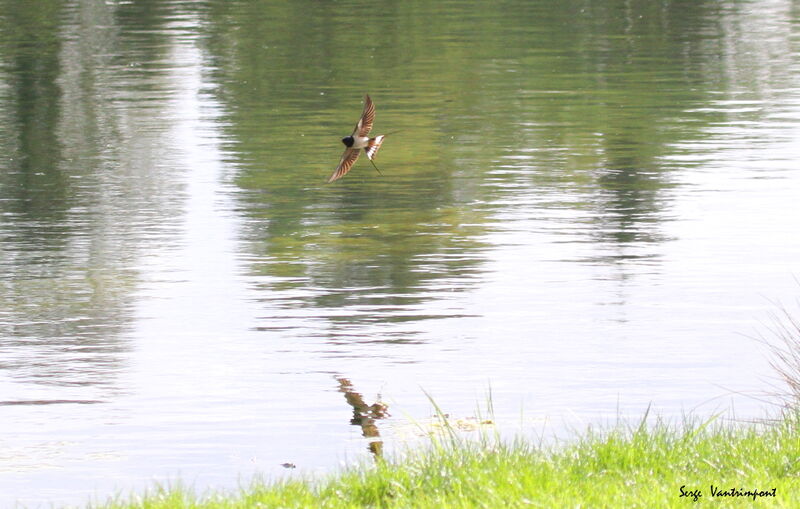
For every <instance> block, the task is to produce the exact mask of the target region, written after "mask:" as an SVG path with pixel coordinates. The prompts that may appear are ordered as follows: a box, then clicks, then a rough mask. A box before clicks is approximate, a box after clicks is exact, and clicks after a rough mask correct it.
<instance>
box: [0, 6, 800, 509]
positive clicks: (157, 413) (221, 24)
mask: <svg viewBox="0 0 800 509" xmlns="http://www.w3.org/2000/svg"><path fill="white" fill-rule="evenodd" d="M501 4H502V5H497V4H496V3H495V4H488V3H483V2H437V3H435V4H434V3H427V2H402V3H400V2H397V3H390V4H387V5H386V6H384V7H382V8H380V9H375V8H374V3H372V2H351V1H343V2H330V3H328V2H326V3H320V2H310V1H292V2H289V1H270V2H266V1H264V2H258V1H224V2H223V1H192V2H188V1H178V0H147V1H144V0H142V1H136V2H124V1H105V0H82V1H78V0H61V1H57V0H40V1H37V2H24V3H22V2H13V1H11V0H2V1H0V6H2V8H0V125H2V129H0V149H2V157H1V158H0V422H2V423H3V424H2V427H3V433H2V436H0V506H13V505H14V504H15V503H20V504H25V505H27V506H30V507H37V506H40V505H46V506H48V507H49V504H51V503H53V504H64V503H74V504H81V503H84V502H86V501H87V500H90V499H95V500H97V499H100V500H102V499H105V497H106V496H109V495H113V494H117V493H123V494H125V493H130V491H131V490H141V489H143V488H144V487H147V486H152V483H153V482H162V483H165V482H172V481H175V480H177V479H182V480H183V481H184V482H185V483H186V484H188V485H190V486H193V487H195V488H197V489H198V491H201V492H202V491H205V490H206V489H209V488H235V487H236V486H238V485H240V484H246V483H247V481H248V479H250V478H251V477H252V476H253V475H263V476H264V477H266V478H268V479H271V478H276V477H285V476H294V475H298V474H300V475H308V474H317V473H323V472H329V471H331V470H335V469H336V468H337V467H338V466H339V465H340V464H342V463H352V462H356V461H368V458H369V456H370V454H371V453H370V448H369V447H368V442H370V441H372V442H376V441H377V440H378V439H379V438H380V440H382V441H383V445H384V446H385V448H387V449H396V448H397V447H398V446H402V444H404V443H406V437H405V436H406V435H409V434H410V435H412V436H413V435H414V433H413V432H412V433H408V429H409V424H408V423H409V422H412V421H418V422H424V421H425V420H426V419H428V418H429V417H430V416H431V414H432V406H431V404H430V402H429V401H428V399H427V396H426V392H427V393H428V394H430V395H431V397H432V398H434V399H435V401H436V402H437V403H438V404H439V405H440V406H441V407H442V408H443V409H444V411H446V412H448V413H450V415H451V416H452V417H453V418H467V417H470V416H474V415H476V409H477V408H478V407H481V406H483V405H484V404H485V403H486V400H487V398H488V397H489V396H488V395H487V394H488V393H489V391H491V401H492V404H493V408H494V421H495V422H496V423H497V425H498V426H499V427H500V429H501V430H503V432H507V433H509V434H514V433H518V432H521V433H523V434H532V435H534V436H538V434H541V433H542V432H544V433H552V434H554V435H560V434H561V433H562V432H563V431H564V430H569V429H573V430H574V429H582V428H583V427H585V426H586V425H588V424H602V423H608V422H614V421H616V420H617V419H619V418H622V419H624V418H626V417H631V418H640V417H641V416H642V415H643V414H644V413H645V411H646V409H647V408H648V406H649V405H651V404H652V407H653V409H654V410H653V411H655V412H657V413H658V414H660V415H662V416H664V417H665V418H668V419H676V420H680V419H681V418H682V416H684V415H685V414H687V413H692V415H698V416H708V415H710V414H712V413H715V412H719V411H723V412H725V415H730V416H735V417H736V418H742V419H749V418H759V417H763V416H764V415H765V413H766V412H768V411H769V409H770V404H769V403H768V402H765V400H764V399H763V398H762V397H761V396H762V395H763V392H765V391H770V390H773V389H774V387H773V384H774V383H775V380H774V375H773V372H772V370H771V368H770V367H769V363H768V359H767V356H766V353H765V349H764V348H763V346H762V345H760V344H759V343H758V342H757V341H756V340H754V339H753V338H754V337H755V336H758V335H760V334H764V333H765V331H767V329H768V326H769V323H770V316H771V314H772V313H775V312H776V311H777V310H778V307H779V305H781V304H783V305H786V306H787V307H788V308H789V309H794V306H795V304H796V298H797V295H798V289H799V288H800V287H799V286H798V283H797V280H796V278H797V277H798V275H800V235H798V233H797V232H800V214H798V197H800V165H798V159H800V121H798V119H800V81H799V78H800V52H799V51H798V50H800V38H799V37H798V28H799V27H800V11H798V9H797V4H796V2H792V1H790V0H774V1H767V2H763V1H759V2H756V1H746V0H741V1H718V0H714V1H711V0H708V1H703V0H696V1H692V2H630V1H623V0H608V1H605V2H600V1H595V2H592V1H586V0H584V1H578V0H572V1H558V2H556V1H553V2H525V1H506V2H501ZM354 13H363V15H354ZM365 93H369V94H370V95H371V96H372V98H373V100H374V101H375V103H376V106H377V116H376V121H375V126H374V127H375V128H374V130H373V133H374V134H384V133H392V134H390V135H389V136H388V137H387V138H386V141H385V142H384V145H383V148H382V149H381V152H380V153H379V155H378V157H377V160H376V161H377V162H378V164H379V166H380V167H381V170H382V172H383V176H380V175H378V174H377V173H376V172H375V171H374V170H373V169H372V167H371V166H370V165H369V164H368V161H367V160H366V159H365V158H364V157H363V156H362V158H361V160H359V161H358V162H357V163H356V165H355V166H354V168H353V170H352V171H351V172H350V173H349V174H348V175H347V176H346V177H345V178H344V179H342V180H341V181H338V182H336V183H334V184H330V185H326V184H325V181H326V180H327V178H328V177H329V176H330V174H331V173H332V171H333V169H334V167H335V166H336V163H337V162H338V161H339V157H340V155H341V150H342V148H343V147H342V145H341V143H340V141H339V140H340V138H341V137H342V136H346V135H348V134H349V133H350V130H351V129H352V126H353V125H354V124H355V122H356V120H357V118H358V115H359V114H360V112H361V108H362V104H363V102H362V101H363V96H364V94H365ZM767 335H768V332H767ZM379 399H382V400H383V401H385V402H386V403H387V404H388V405H389V413H390V414H391V415H390V416H384V415H383V414H382V412H373V411H372V410H370V411H367V410H365V408H367V407H368V406H369V405H372V403H374V402H375V401H377V400H379ZM354 411H356V412H357V413H358V412H360V415H361V418H360V419H359V418H355V419H354ZM366 414H369V415H366ZM356 417H358V416H356ZM378 434H379V435H380V437H378V436H377V435H378ZM364 435H367V437H365V436H364ZM372 449H373V450H374V449H375V446H373V447H372ZM283 464H286V466H288V467H291V466H295V467H296V468H286V467H285V466H283ZM290 464H291V465H290Z"/></svg>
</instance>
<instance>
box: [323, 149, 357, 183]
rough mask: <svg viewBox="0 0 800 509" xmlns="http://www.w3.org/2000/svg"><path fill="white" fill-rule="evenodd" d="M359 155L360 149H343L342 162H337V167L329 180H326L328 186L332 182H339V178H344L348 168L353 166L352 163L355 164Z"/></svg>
mask: <svg viewBox="0 0 800 509" xmlns="http://www.w3.org/2000/svg"><path fill="white" fill-rule="evenodd" d="M360 153H361V149H357V148H346V149H344V154H342V160H341V161H339V166H337V167H336V169H335V170H334V171H333V175H331V178H329V179H328V184H330V183H331V182H333V181H334V180H339V179H340V178H342V177H344V176H345V175H346V174H347V172H348V171H350V168H351V167H352V166H353V163H355V162H356V159H358V155H359V154H360Z"/></svg>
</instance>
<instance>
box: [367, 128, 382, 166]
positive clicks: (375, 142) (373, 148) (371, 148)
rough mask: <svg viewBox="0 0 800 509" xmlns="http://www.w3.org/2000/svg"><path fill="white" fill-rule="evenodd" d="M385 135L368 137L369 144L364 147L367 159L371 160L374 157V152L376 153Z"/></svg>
mask: <svg viewBox="0 0 800 509" xmlns="http://www.w3.org/2000/svg"><path fill="white" fill-rule="evenodd" d="M384 136H385V135H383V134H382V135H380V136H376V137H374V138H370V140H369V144H368V145H367V147H366V148H365V149H364V151H365V152H366V153H367V157H369V160H370V161H372V160H373V159H374V158H375V154H377V153H378V149H379V148H381V144H382V143H383V138H384Z"/></svg>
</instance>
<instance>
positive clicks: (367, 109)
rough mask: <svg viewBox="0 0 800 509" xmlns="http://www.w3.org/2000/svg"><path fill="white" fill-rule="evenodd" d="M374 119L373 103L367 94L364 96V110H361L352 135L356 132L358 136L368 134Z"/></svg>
mask: <svg viewBox="0 0 800 509" xmlns="http://www.w3.org/2000/svg"><path fill="white" fill-rule="evenodd" d="M373 120H375V104H374V103H373V102H372V99H370V98H369V94H367V95H365V96H364V111H362V112H361V118H360V119H359V120H358V124H356V128H355V129H353V136H355V135H356V134H358V136H359V137H361V138H363V137H364V136H369V132H370V131H371V130H372V121H373Z"/></svg>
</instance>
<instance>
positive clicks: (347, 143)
mask: <svg viewBox="0 0 800 509" xmlns="http://www.w3.org/2000/svg"><path fill="white" fill-rule="evenodd" d="M342 143H344V144H345V146H347V147H352V146H353V137H352V136H345V137H344V138H342Z"/></svg>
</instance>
